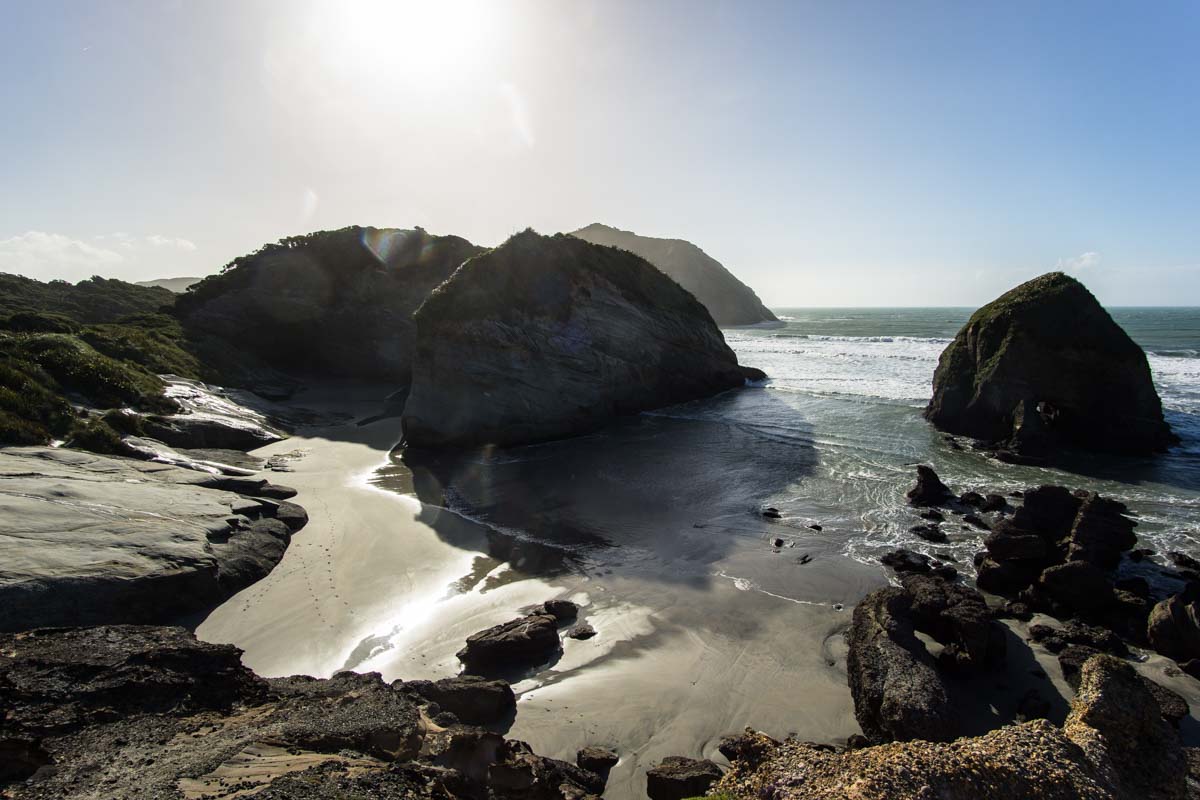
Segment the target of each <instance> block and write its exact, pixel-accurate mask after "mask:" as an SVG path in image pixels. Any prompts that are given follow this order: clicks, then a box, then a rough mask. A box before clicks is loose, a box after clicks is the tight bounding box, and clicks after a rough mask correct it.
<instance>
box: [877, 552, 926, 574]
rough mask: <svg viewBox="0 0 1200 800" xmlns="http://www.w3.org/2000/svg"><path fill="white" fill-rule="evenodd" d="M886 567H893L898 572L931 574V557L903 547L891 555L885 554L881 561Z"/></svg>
mask: <svg viewBox="0 0 1200 800" xmlns="http://www.w3.org/2000/svg"><path fill="white" fill-rule="evenodd" d="M879 561H880V563H881V564H883V565H884V566H885V567H891V568H892V569H894V570H896V572H929V569H930V566H929V556H927V555H925V554H924V553H917V552H914V551H912V550H909V549H908V548H905V547H901V548H898V549H896V550H893V551H891V552H890V553H884V554H883V556H881V557H880V559H879Z"/></svg>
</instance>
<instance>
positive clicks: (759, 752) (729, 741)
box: [717, 728, 862, 765]
mask: <svg viewBox="0 0 1200 800" xmlns="http://www.w3.org/2000/svg"><path fill="white" fill-rule="evenodd" d="M856 735H859V734H856ZM859 736H860V738H862V737H861V735H859ZM778 746H779V742H777V741H776V740H774V739H772V738H771V737H770V736H767V735H766V734H765V733H761V732H759V731H756V730H754V729H753V728H746V729H745V730H744V731H742V732H741V733H738V734H734V735H732V736H724V737H722V738H721V741H720V743H719V744H718V745H717V752H719V753H720V754H721V755H723V756H725V757H726V758H727V759H729V761H730V762H734V761H740V762H741V763H742V764H743V765H746V764H757V763H759V762H760V761H761V760H762V759H763V758H764V757H766V755H767V754H768V753H770V751H771V750H773V749H774V748H776V747H778Z"/></svg>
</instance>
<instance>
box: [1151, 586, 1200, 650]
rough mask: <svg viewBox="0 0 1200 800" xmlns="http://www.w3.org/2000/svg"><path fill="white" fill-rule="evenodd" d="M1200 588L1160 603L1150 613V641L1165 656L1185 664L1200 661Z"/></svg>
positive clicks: (1191, 587)
mask: <svg viewBox="0 0 1200 800" xmlns="http://www.w3.org/2000/svg"><path fill="white" fill-rule="evenodd" d="M1198 601H1200V587H1196V586H1190V587H1189V588H1188V590H1187V591H1184V592H1180V593H1179V594H1176V595H1172V596H1171V597H1168V598H1167V599H1166V600H1162V601H1160V602H1159V603H1158V604H1157V605H1155V606H1154V608H1153V610H1151V612H1150V619H1149V621H1148V623H1147V631H1146V635H1147V638H1148V639H1149V640H1150V646H1151V647H1153V648H1154V649H1155V650H1157V651H1158V652H1160V653H1162V654H1163V655H1164V656H1168V657H1169V658H1173V659H1175V660H1176V661H1179V662H1184V661H1188V660H1190V659H1193V658H1200V602H1198Z"/></svg>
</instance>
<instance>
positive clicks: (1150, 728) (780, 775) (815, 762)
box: [714, 656, 1186, 800]
mask: <svg viewBox="0 0 1200 800" xmlns="http://www.w3.org/2000/svg"><path fill="white" fill-rule="evenodd" d="M1083 672H1084V678H1083V680H1082V681H1081V686H1080V691H1079V694H1078V696H1077V697H1076V699H1075V701H1074V702H1073V703H1072V711H1071V715H1070V717H1069V718H1068V721H1067V725H1066V726H1065V727H1064V728H1058V727H1057V726H1055V725H1053V724H1051V723H1049V722H1047V721H1046V720H1042V719H1038V720H1035V721H1031V722H1026V723H1022V724H1016V725H1006V726H1004V727H1002V728H999V729H997V730H994V731H991V732H990V733H988V734H986V735H984V736H980V737H976V738H962V739H958V740H956V741H953V742H950V743H936V742H929V741H911V742H902V743H901V742H897V743H892V744H883V745H878V746H875V747H869V748H865V749H853V750H849V749H848V750H847V751H845V752H842V753H830V752H828V751H825V750H822V749H820V748H818V747H815V746H813V745H811V744H808V743H805V742H799V741H796V740H793V739H789V740H787V741H785V742H782V743H775V742H771V740H766V742H765V743H764V746H763V747H762V748H761V749H760V751H759V752H758V753H757V754H756V757H755V758H754V759H753V760H747V761H746V762H743V761H740V760H739V761H735V762H734V764H733V766H732V769H730V771H729V772H728V773H726V774H725V776H724V777H723V778H722V779H721V781H720V782H719V783H718V784H717V785H716V786H715V787H714V792H715V793H720V794H721V796H727V797H729V798H733V799H734V800H759V798H765V797H769V798H771V800H845V798H848V797H853V798H855V800H929V799H930V798H947V799H948V800H968V799H969V800H1012V799H1013V798H1039V799H1040V800H1138V799H1140V798H1147V799H1150V798H1152V799H1153V800H1182V798H1183V797H1184V796H1185V791H1186V789H1185V785H1186V784H1185V776H1186V764H1185V762H1184V758H1183V753H1182V748H1180V746H1179V742H1178V739H1177V738H1176V736H1175V733H1174V732H1173V731H1172V730H1171V729H1170V727H1169V726H1168V725H1167V724H1166V723H1165V722H1163V720H1162V718H1161V717H1160V716H1159V713H1158V712H1159V710H1158V708H1157V707H1156V705H1155V703H1154V701H1153V698H1152V697H1151V696H1150V694H1149V690H1148V689H1147V688H1146V687H1145V686H1144V684H1142V683H1141V682H1140V681H1138V680H1137V679H1136V676H1135V675H1134V673H1133V671H1132V669H1131V668H1129V667H1128V666H1127V665H1125V664H1122V663H1121V662H1119V661H1116V660H1115V659H1113V658H1111V657H1110V656H1099V657H1097V658H1094V659H1092V660H1091V661H1089V662H1088V664H1087V665H1086V666H1085V667H1084V669H1083ZM1038 705H1039V707H1040V704H1038ZM1030 707H1031V708H1032V704H1030ZM1032 710H1034V711H1036V710H1037V709H1032ZM764 739H765V737H764Z"/></svg>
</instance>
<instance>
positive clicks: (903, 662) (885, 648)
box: [846, 588, 958, 742]
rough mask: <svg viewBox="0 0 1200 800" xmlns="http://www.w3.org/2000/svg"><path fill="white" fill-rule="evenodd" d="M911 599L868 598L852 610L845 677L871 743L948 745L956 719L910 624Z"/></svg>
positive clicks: (880, 594) (896, 592)
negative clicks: (943, 743)
mask: <svg viewBox="0 0 1200 800" xmlns="http://www.w3.org/2000/svg"><path fill="white" fill-rule="evenodd" d="M911 610H912V595H911V594H909V593H908V592H907V591H905V590H903V589H896V588H888V589H881V590H879V591H876V592H872V593H871V594H869V595H867V596H866V597H865V598H863V600H862V601H861V602H860V603H859V604H858V605H857V606H855V608H854V615H853V618H852V622H851V625H850V632H849V635H848V638H849V653H848V655H847V661H846V666H847V672H848V674H849V683H850V693H851V695H852V696H853V698H854V716H855V718H856V719H857V720H858V724H859V726H860V727H861V728H862V731H863V733H864V734H866V736H867V738H869V739H871V740H872V741H874V742H885V741H892V740H898V741H906V740H909V739H927V740H929V741H946V740H949V739H952V738H954V736H955V735H956V734H957V731H958V718H957V715H956V714H955V713H954V710H953V707H952V706H951V704H950V700H949V697H948V696H947V694H946V689H945V687H944V686H943V685H942V681H941V678H940V677H939V676H938V674H937V670H936V668H935V667H934V662H933V658H932V657H931V656H930V655H929V652H928V651H927V650H926V649H925V646H924V645H923V644H922V643H921V642H920V640H919V639H917V637H916V634H915V630H914V626H913V622H912V620H911V618H910V615H911Z"/></svg>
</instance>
